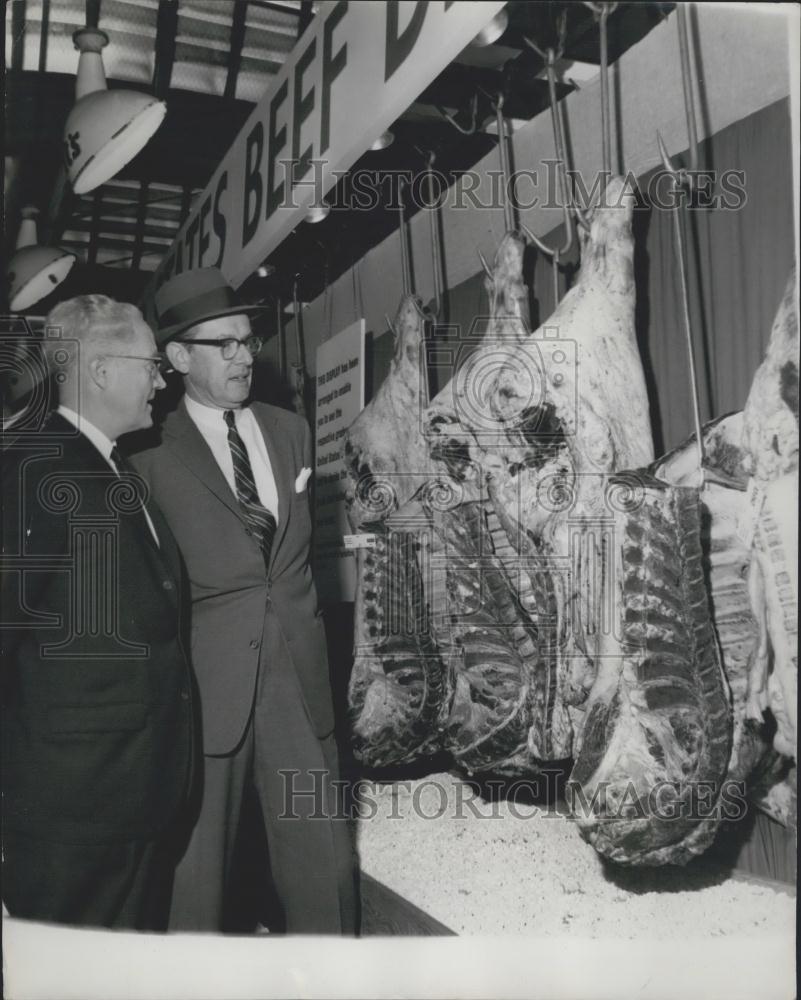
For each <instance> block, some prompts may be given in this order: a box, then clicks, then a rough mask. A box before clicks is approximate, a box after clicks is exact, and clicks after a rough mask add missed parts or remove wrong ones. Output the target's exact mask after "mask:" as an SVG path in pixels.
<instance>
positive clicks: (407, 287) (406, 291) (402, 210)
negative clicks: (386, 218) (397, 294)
mask: <svg viewBox="0 0 801 1000" xmlns="http://www.w3.org/2000/svg"><path fill="white" fill-rule="evenodd" d="M405 187H406V181H405V179H404V178H403V177H401V178H400V181H399V183H398V229H399V231H400V241H401V268H402V275H403V279H402V280H403V297H404V298H406V297H407V296H409V295H411V294H412V279H411V271H412V269H411V265H410V262H409V238H408V235H407V233H406V218H405V215H406V206H405V205H404V203H403V189H404V188H405ZM390 329H392V324H391V323H390Z"/></svg>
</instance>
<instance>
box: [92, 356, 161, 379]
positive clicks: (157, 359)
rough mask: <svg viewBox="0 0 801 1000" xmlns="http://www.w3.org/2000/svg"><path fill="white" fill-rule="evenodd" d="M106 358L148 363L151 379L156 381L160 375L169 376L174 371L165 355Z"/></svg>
mask: <svg viewBox="0 0 801 1000" xmlns="http://www.w3.org/2000/svg"><path fill="white" fill-rule="evenodd" d="M104 357H106V358H119V359H120V360H122V361H125V360H127V361H147V362H148V372H149V374H150V377H151V378H152V379H153V380H154V381H155V379H157V378H158V376H159V375H168V374H169V373H170V372H171V371H172V370H173V369H172V365H171V364H170V362H169V361H168V360H167V358H166V357H164V355H163V354H157V355H155V356H151V357H149V358H145V357H143V356H142V355H140V354H106V355H104Z"/></svg>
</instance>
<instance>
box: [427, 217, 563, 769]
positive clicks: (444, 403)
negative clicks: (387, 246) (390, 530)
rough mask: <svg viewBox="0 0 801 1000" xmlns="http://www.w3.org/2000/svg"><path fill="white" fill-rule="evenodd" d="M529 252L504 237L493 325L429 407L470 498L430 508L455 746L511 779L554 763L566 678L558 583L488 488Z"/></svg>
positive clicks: (479, 765) (447, 460)
mask: <svg viewBox="0 0 801 1000" xmlns="http://www.w3.org/2000/svg"><path fill="white" fill-rule="evenodd" d="M524 250H525V245H524V243H523V241H522V240H521V238H520V237H519V235H518V234H516V233H515V232H509V233H507V234H506V235H505V236H504V238H503V239H502V241H501V244H500V246H499V248H498V251H497V253H496V255H495V261H494V264H493V267H492V268H491V269H487V270H488V274H487V292H488V298H489V305H490V309H489V316H488V318H487V328H486V331H485V332H484V334H483V337H482V339H481V341H480V343H479V344H478V345H477V346H476V345H473V344H470V343H469V341H467V342H464V343H463V344H462V345H461V352H462V353H461V356H460V357H459V359H458V362H457V367H456V371H455V374H454V376H453V378H452V379H451V381H450V382H449V383H448V384H447V385H446V386H445V387H444V388H443V389H442V391H441V392H440V393H439V395H438V396H437V397H436V398H435V399H434V400H433V401H432V404H431V406H430V408H429V410H428V411H427V413H426V414H425V425H426V434H427V437H428V440H429V447H430V454H431V456H432V458H434V460H435V461H437V462H438V463H441V464H442V466H443V467H444V469H445V470H447V474H448V476H449V478H450V492H451V494H452V496H454V497H459V502H455V501H451V502H450V503H449V504H447V505H440V507H439V509H436V508H433V507H431V505H429V509H430V511H431V519H432V528H433V533H434V534H433V537H434V540H435V546H436V549H435V556H436V558H437V560H439V564H440V565H442V566H444V569H445V575H446V593H447V598H448V601H447V612H448V614H447V618H446V619H445V620H444V627H440V628H439V629H435V631H436V633H437V635H438V639H439V645H440V648H441V649H442V650H443V651H447V652H446V653H445V655H447V657H448V662H449V667H450V669H449V672H448V676H449V677H452V678H453V679H454V691H453V698H452V700H451V710H450V713H449V716H448V718H447V719H446V720H445V722H444V726H443V746H444V748H446V749H448V750H449V751H450V752H451V753H452V754H453V755H454V758H455V759H456V761H457V762H458V763H460V764H461V765H462V766H464V767H466V768H467V769H469V770H471V771H485V772H486V771H491V772H494V773H499V774H504V773H505V774H531V773H536V771H537V769H538V766H539V762H540V761H541V760H542V759H544V758H545V759H547V757H546V755H545V754H543V753H542V751H541V748H540V746H539V745H538V744H536V743H534V744H532V741H531V739H530V734H531V732H532V730H533V729H535V728H536V731H537V732H540V731H544V729H545V727H546V719H547V718H548V717H549V707H550V704H551V701H552V689H553V685H554V683H555V677H554V676H552V674H551V673H550V672H549V670H548V669H547V667H546V665H545V661H544V657H543V651H544V650H546V649H547V648H548V646H547V642H546V641H545V640H544V639H543V640H541V639H540V632H541V630H540V623H539V622H538V615H539V616H541V617H542V618H543V619H544V618H545V617H547V614H548V611H550V613H551V614H553V607H552V605H553V600H552V595H551V601H550V607H549V594H548V588H549V585H550V578H548V577H547V576H546V577H544V578H539V577H538V576H537V575H536V573H535V572H533V570H535V569H536V565H535V562H534V561H533V560H528V561H526V560H525V559H521V556H520V551H519V547H518V548H515V547H514V546H513V545H512V543H511V540H510V537H509V536H510V533H511V532H510V531H509V528H510V523H509V522H508V521H507V520H506V519H505V518H504V517H503V515H502V512H501V516H500V517H499V512H498V511H497V510H496V508H495V505H494V504H493V502H492V500H491V498H490V496H489V493H488V490H487V483H486V475H487V471H488V467H487V457H488V452H487V450H486V448H485V447H484V446H485V445H486V443H487V442H486V440H485V438H486V437H487V435H489V439H490V441H491V442H493V443H497V440H498V439H497V435H498V430H499V428H498V425H497V421H496V420H494V419H493V418H492V417H491V416H490V415H489V413H488V407H487V401H486V398H485V392H486V390H487V388H488V387H489V385H490V384H491V382H492V380H493V379H494V377H495V375H496V374H497V371H498V369H499V366H500V365H501V364H502V363H503V360H504V359H505V358H506V357H507V356H508V351H509V350H510V349H511V348H513V347H514V346H515V345H517V344H519V343H520V342H521V341H522V340H523V339H524V338H526V337H528V336H530V329H529V315H528V293H527V291H526V287H525V285H524V283H523V279H522V268H523V254H524ZM441 478H443V477H441ZM424 502H425V498H424ZM440 620H441V619H440ZM534 716H536V717H537V718H538V720H539V724H538V726H536V727H534V726H533V725H532V718H533V717H534Z"/></svg>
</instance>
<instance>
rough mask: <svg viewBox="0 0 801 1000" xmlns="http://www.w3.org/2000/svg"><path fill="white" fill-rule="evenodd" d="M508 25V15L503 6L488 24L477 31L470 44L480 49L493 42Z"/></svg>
mask: <svg viewBox="0 0 801 1000" xmlns="http://www.w3.org/2000/svg"><path fill="white" fill-rule="evenodd" d="M508 26H509V15H508V13H507V12H506V8H505V7H504V8H503V10H499V11H498V13H497V14H496V15H495V17H493V19H492V20H491V21H490V22H489V24H488V25H486V26H485V27H484V28H482V29H481V31H479V33H478V34H477V35H476V37H475V38H474V39H473V41H472V42H471V43H470V44H471V45H475V46H476V47H477V48H480V49H483V48H484V47H485V46H487V45H492V43H493V42H497V41H498V39H499V38H500V37H501V35H502V34H503V33H504V31H506V29H507V27H508Z"/></svg>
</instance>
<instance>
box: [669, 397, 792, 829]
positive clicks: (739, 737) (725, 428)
mask: <svg viewBox="0 0 801 1000" xmlns="http://www.w3.org/2000/svg"><path fill="white" fill-rule="evenodd" d="M703 435H704V472H705V475H704V485H703V489H702V491H701V510H702V516H701V547H702V552H703V568H704V579H705V582H706V588H707V593H708V595H709V601H710V606H711V609H712V621H713V625H714V629H715V634H716V636H717V640H718V645H719V647H720V651H721V656H722V659H723V669H724V673H725V675H726V682H727V685H728V688H729V695H730V700H731V708H732V720H733V733H732V748H731V753H730V757H729V766H728V771H727V781H730V782H736V783H737V785H736V786H735V785H730V788H731V789H732V791H736V792H737V794H738V796H739V797H740V798H742V797H743V795H745V794H747V795H748V798H749V799H751V800H752V801H755V802H756V803H757V804H758V805H759V806H760V808H762V809H764V810H765V811H767V812H769V813H770V814H771V815H772V816H773V817H774V818H775V819H777V820H779V822H781V823H783V824H784V825H791V824H793V823H794V821H795V820H794V813H795V809H794V779H793V777H792V774H791V773H790V775H789V780H788V772H791V767H790V762H789V761H788V760H786V759H785V758H783V757H782V756H781V755H780V754H778V753H777V752H776V751H775V750H772V748H771V740H772V737H771V729H770V725H769V724H768V722H766V721H765V720H764V719H763V718H761V717H760V718H758V719H755V718H749V717H748V714H747V712H746V705H747V701H748V687H749V676H750V673H751V670H752V667H753V665H754V663H755V658H756V655H757V651H758V641H759V630H758V628H757V620H756V618H755V617H754V613H753V611H752V607H751V599H750V594H749V586H748V579H749V571H750V565H751V560H752V557H753V547H752V544H751V539H752V538H753V534H754V527H753V520H754V510H753V506H752V504H751V503H750V502H749V492H748V488H747V487H748V474H747V472H746V459H747V456H746V452H745V450H744V448H743V444H742V439H743V414H742V411H740V412H738V413H731V414H727V415H726V416H724V417H720V418H718V419H717V420H713V421H711V422H710V423H708V424H706V425H705V426H704V428H703ZM649 471H650V472H652V473H653V474H654V475H655V476H657V477H659V478H660V479H662V480H664V481H666V482H669V483H671V484H673V485H676V486H680V485H689V484H691V483H694V482H697V479H698V473H699V469H698V448H697V445H696V441H695V435H693V436H692V437H691V438H690V439H689V440H687V441H686V442H685V443H684V444H682V445H680V446H679V447H678V448H675V449H673V451H671V452H668V454H667V455H665V456H664V457H663V458H661V459H659V460H657V461H656V462H654V463H653V465H652V466H651V467H650V469H649Z"/></svg>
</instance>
